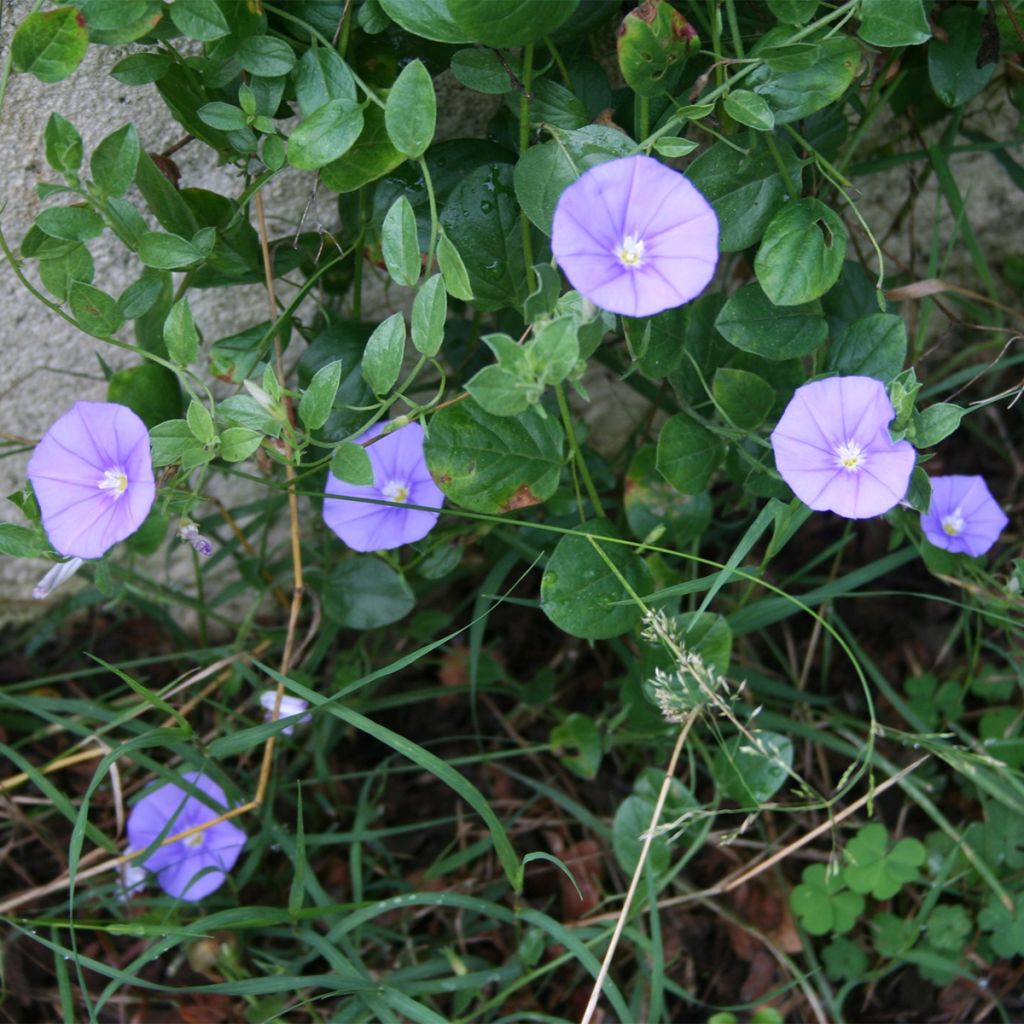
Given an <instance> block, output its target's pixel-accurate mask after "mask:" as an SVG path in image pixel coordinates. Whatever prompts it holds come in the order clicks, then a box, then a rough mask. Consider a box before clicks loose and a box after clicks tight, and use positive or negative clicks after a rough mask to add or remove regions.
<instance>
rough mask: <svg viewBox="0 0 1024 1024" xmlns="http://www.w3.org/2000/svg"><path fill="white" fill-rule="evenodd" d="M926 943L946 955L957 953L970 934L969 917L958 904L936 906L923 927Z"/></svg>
mask: <svg viewBox="0 0 1024 1024" xmlns="http://www.w3.org/2000/svg"><path fill="white" fill-rule="evenodd" d="M925 930H926V934H927V936H928V942H929V944H930V945H932V946H934V947H935V948H936V949H940V950H942V951H944V952H947V953H959V952H960V951H961V950H962V949H963V948H964V946H965V945H966V943H967V936H968V935H970V933H971V917H970V915H969V914H968V913H967V911H966V910H965V909H964V908H963V907H961V906H960V905H959V904H950V903H943V904H940V905H939V906H937V907H936V908H935V909H934V910H933V911H932V913H931V916H930V917H929V918H928V924H927V925H926V926H925Z"/></svg>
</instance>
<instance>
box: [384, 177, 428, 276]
mask: <svg viewBox="0 0 1024 1024" xmlns="http://www.w3.org/2000/svg"><path fill="white" fill-rule="evenodd" d="M381 248H382V249H383V252H384V263H385V265H386V266H387V268H388V273H389V274H390V275H391V277H392V279H393V280H394V281H395V282H397V283H398V284H403V285H407V286H409V287H411V286H412V285H414V284H415V283H416V282H417V281H418V280H419V277H420V269H421V267H422V265H423V257H422V255H421V253H420V242H419V236H418V235H417V233H416V214H415V213H413V209H412V203H410V202H409V200H408V199H407V198H406V197H405V196H404V195H401V196H399V197H398V198H397V199H396V200H395V201H394V202H393V203H392V204H391V208H390V209H389V210H388V212H387V213H386V214H385V215H384V223H383V225H382V227H381Z"/></svg>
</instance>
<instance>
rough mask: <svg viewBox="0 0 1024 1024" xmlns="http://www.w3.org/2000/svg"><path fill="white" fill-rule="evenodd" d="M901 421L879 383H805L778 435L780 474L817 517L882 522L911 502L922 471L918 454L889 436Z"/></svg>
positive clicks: (855, 379)
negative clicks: (917, 468) (914, 478)
mask: <svg viewBox="0 0 1024 1024" xmlns="http://www.w3.org/2000/svg"><path fill="white" fill-rule="evenodd" d="M894 416H895V410H894V409H893V407H892V403H891V402H890V401H889V397H888V395H887V394H886V391H885V387H884V386H883V385H882V383H881V381H877V380H875V379H873V378H871V377H857V376H852V377H829V378H826V379H825V380H818V381H812V382H811V383H810V384H804V385H803V386H802V387H800V388H797V390H796V392H795V393H794V394H793V397H792V399H791V400H790V402H789V404H788V405H787V406H786V409H785V411H784V412H783V414H782V416H781V417H780V419H779V422H778V424H777V425H776V427H775V430H774V431H772V437H771V441H772V449H773V450H774V452H775V464H776V466H777V468H778V470H779V473H780V474H781V476H782V478H783V480H785V481H786V483H787V484H789V486H790V487H791V488H792V489H793V493H794V494H795V495H796V496H797V497H798V498H799V499H800V500H801V501H802V502H803V503H804V504H805V505H807V506H808V507H809V508H812V509H815V510H816V511H819V512H824V511H829V512H835V513H836V514H837V515H841V516H845V517H846V518H848V519H868V518H870V517H872V516H877V515H881V514H882V513H883V512H887V511H888V510H889V509H891V508H892V507H893V506H894V505H896V504H897V503H898V502H899V501H901V500H902V499H903V497H904V495H905V494H906V493H907V487H908V486H909V484H910V474H911V473H912V472H913V469H914V461H915V453H914V449H913V447H912V446H911V445H910V444H909V443H908V442H906V441H899V442H896V443H893V441H892V439H891V438H890V436H889V432H888V424H889V422H890V421H891V420H892V418H893V417H894ZM847 463H849V464H847Z"/></svg>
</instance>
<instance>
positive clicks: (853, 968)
mask: <svg viewBox="0 0 1024 1024" xmlns="http://www.w3.org/2000/svg"><path fill="white" fill-rule="evenodd" d="M821 955H822V959H823V960H824V961H825V969H826V971H827V972H828V976H829V978H831V979H833V980H836V981H860V980H861V979H862V978H863V977H864V975H865V974H867V970H868V957H867V953H865V952H864V950H862V949H861V948H860V946H858V945H857V943H856V942H854V941H853V940H852V939H847V938H845V937H843V936H842V935H840V936H838V937H837V938H835V939H833V940H832V941H831V942H830V943H829V944H828V945H827V946H826V947H825V948H824V950H822V954H821Z"/></svg>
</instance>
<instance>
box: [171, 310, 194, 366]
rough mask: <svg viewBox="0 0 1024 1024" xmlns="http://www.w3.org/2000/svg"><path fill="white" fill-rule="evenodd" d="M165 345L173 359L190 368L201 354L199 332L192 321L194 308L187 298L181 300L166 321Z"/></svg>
mask: <svg viewBox="0 0 1024 1024" xmlns="http://www.w3.org/2000/svg"><path fill="white" fill-rule="evenodd" d="M163 337H164V344H165V345H166V346H167V352H168V354H169V355H170V357H171V359H172V360H174V362H176V363H180V364H181V365H182V366H188V365H189V364H190V363H192V362H194V361H195V358H196V356H197V355H198V354H199V332H198V331H197V330H196V325H195V321H194V320H193V319H192V307H191V306H190V305H189V304H188V299H187V298H181V299H179V300H178V301H177V302H176V303H175V304H174V305H173V306H171V310H170V312H169V313H168V314H167V319H166V320H165V321H164V331H163Z"/></svg>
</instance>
